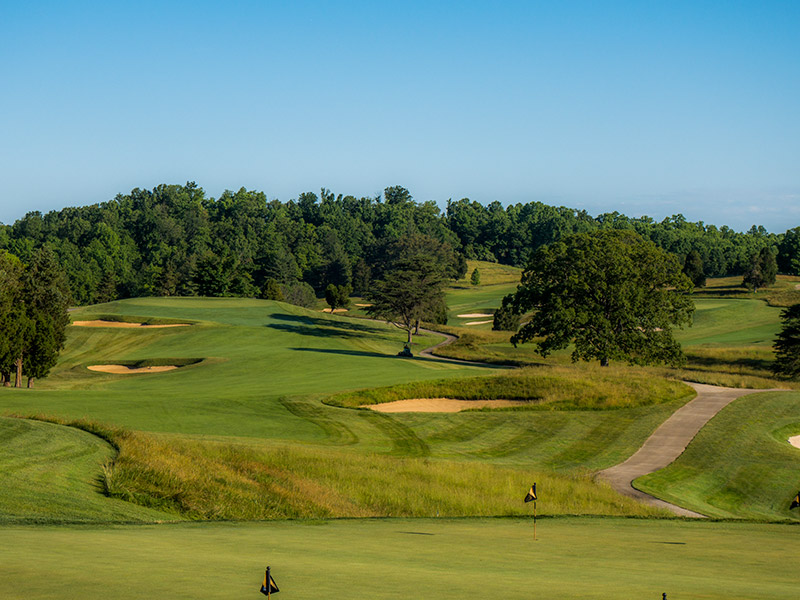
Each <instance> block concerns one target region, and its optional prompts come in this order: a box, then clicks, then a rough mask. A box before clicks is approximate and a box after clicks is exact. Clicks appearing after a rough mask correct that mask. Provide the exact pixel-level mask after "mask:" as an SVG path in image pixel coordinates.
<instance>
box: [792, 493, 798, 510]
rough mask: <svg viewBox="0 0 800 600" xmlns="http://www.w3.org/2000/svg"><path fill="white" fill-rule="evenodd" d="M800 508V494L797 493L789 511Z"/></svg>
mask: <svg viewBox="0 0 800 600" xmlns="http://www.w3.org/2000/svg"><path fill="white" fill-rule="evenodd" d="M798 506H800V492H797V495H796V496H795V497H794V500H792V505H791V506H790V507H789V510H792V509H793V508H797V507H798Z"/></svg>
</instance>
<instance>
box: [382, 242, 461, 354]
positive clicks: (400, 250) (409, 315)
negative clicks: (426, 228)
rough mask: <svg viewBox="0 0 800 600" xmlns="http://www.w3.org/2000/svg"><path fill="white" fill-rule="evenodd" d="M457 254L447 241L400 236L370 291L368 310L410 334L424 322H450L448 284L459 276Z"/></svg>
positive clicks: (390, 250) (388, 253)
mask: <svg viewBox="0 0 800 600" xmlns="http://www.w3.org/2000/svg"><path fill="white" fill-rule="evenodd" d="M456 262H457V261H456V259H455V255H454V253H453V251H452V249H451V248H450V246H448V245H447V244H442V243H440V242H438V241H437V240H435V239H433V238H431V237H429V236H425V235H410V236H407V237H404V238H400V239H399V240H397V241H396V242H394V243H392V244H391V245H390V246H389V247H387V248H386V261H385V263H384V264H383V265H382V266H381V272H380V276H379V279H376V280H375V281H374V282H373V284H372V287H370V289H369V290H368V291H367V294H366V299H367V301H368V302H370V303H371V306H369V307H367V312H368V313H369V314H370V315H371V316H374V317H378V318H381V319H386V320H387V321H390V322H392V323H394V324H395V325H396V326H397V327H399V328H401V329H403V330H405V331H406V332H407V333H408V340H407V342H408V344H411V341H412V336H413V333H414V331H415V330H416V329H418V328H419V324H420V322H421V321H431V322H435V323H442V322H445V323H446V322H447V304H446V301H445V297H444V284H445V283H446V282H447V280H448V279H452V278H454V276H455V271H456V269H457V265H456Z"/></svg>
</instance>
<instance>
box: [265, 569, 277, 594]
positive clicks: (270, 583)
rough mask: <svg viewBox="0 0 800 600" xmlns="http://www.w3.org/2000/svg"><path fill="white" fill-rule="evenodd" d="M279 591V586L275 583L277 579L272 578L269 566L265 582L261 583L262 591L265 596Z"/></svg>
mask: <svg viewBox="0 0 800 600" xmlns="http://www.w3.org/2000/svg"><path fill="white" fill-rule="evenodd" d="M279 591H280V590H279V589H278V586H277V585H275V580H274V579H273V578H272V575H270V572H269V567H267V570H266V571H265V572H264V583H262V584H261V593H262V594H264V595H265V596H269V595H270V594H273V593H275V592H279Z"/></svg>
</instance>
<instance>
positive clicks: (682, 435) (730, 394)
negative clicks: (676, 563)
mask: <svg viewBox="0 0 800 600" xmlns="http://www.w3.org/2000/svg"><path fill="white" fill-rule="evenodd" d="M687 383H688V384H689V385H691V386H692V387H693V388H694V389H695V390H696V391H697V397H696V398H694V399H693V400H692V401H691V402H689V403H687V404H685V405H684V406H682V407H681V408H679V409H678V410H676V411H675V413H674V414H673V415H672V416H671V417H670V418H669V419H667V420H666V421H664V422H663V423H662V424H661V426H660V427H659V428H658V429H656V430H655V431H654V432H653V434H652V435H651V436H650V437H649V438H647V440H646V441H645V443H644V444H643V445H642V447H641V448H639V450H638V451H637V452H636V453H635V454H634V455H633V456H631V457H630V458H629V459H628V460H626V461H625V462H623V463H620V464H618V465H616V466H613V467H610V468H608V469H605V470H603V471H600V472H599V473H598V474H597V476H598V477H600V478H601V479H604V480H605V481H607V482H608V483H609V484H611V487H612V488H614V489H615V490H616V491H618V492H619V493H620V494H623V495H625V496H629V497H631V498H636V499H637V500H641V501H642V502H646V503H647V504H650V505H652V506H658V507H660V508H665V509H667V510H670V511H672V512H673V513H675V514H677V515H680V516H684V517H695V518H705V515H701V514H700V513H696V512H693V511H691V510H686V509H684V508H681V507H680V506H675V505H674V504H670V503H669V502H665V501H663V500H659V499H658V498H656V497H654V496H651V495H650V494H645V493H644V492H642V491H640V490H637V489H636V488H634V487H633V483H632V482H633V480H634V479H636V478H637V477H641V476H642V475H647V474H648V473H653V472H654V471H658V470H659V469H663V468H664V467H666V466H667V465H669V464H670V463H671V462H673V461H674V460H675V459H676V458H678V457H679V456H680V455H681V454H682V453H683V451H684V450H685V449H686V446H688V445H689V442H691V441H692V439H694V436H695V435H697V432H698V431H700V429H702V427H703V425H705V424H706V423H708V421H710V420H711V418H712V417H713V416H714V415H716V414H717V413H718V412H719V411H721V410H722V409H723V408H725V407H726V406H727V405H728V404H730V403H731V402H733V401H734V400H736V399H737V398H741V397H742V396H746V395H748V394H755V393H757V392H771V391H780V390H746V389H740V388H726V387H717V386H713V385H705V384H702V383H689V382H687Z"/></svg>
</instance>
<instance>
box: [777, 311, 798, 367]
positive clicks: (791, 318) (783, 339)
mask: <svg viewBox="0 0 800 600" xmlns="http://www.w3.org/2000/svg"><path fill="white" fill-rule="evenodd" d="M781 321H783V327H782V329H781V332H780V333H779V334H778V337H777V339H776V340H775V345H774V350H775V364H774V365H773V370H774V371H775V373H777V374H779V375H784V376H786V377H791V378H795V377H797V376H798V375H800V304H795V305H793V306H790V307H789V308H787V309H785V310H783V311H782V312H781Z"/></svg>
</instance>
